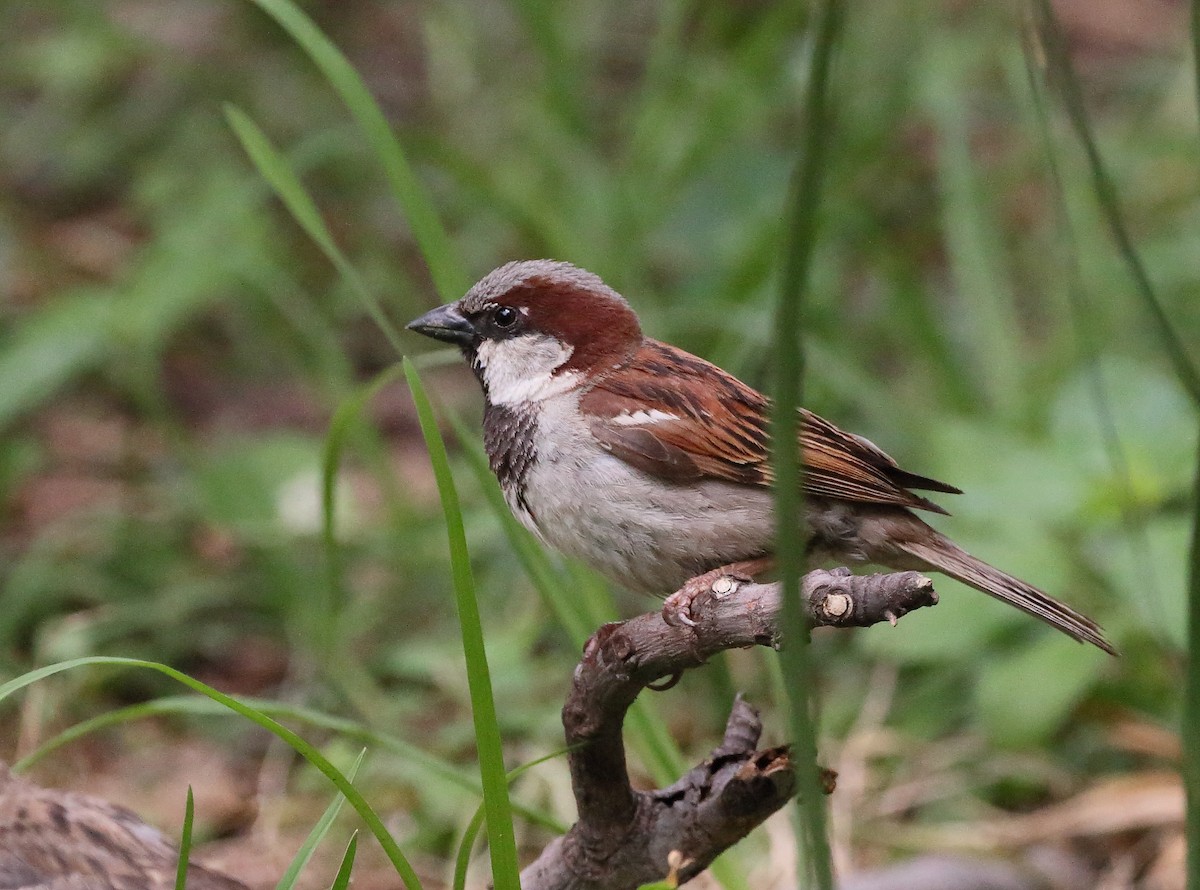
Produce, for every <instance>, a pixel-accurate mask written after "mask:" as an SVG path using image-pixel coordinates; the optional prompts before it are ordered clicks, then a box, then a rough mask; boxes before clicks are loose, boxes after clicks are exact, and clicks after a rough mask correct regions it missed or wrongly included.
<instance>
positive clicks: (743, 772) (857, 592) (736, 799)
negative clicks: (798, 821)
mask: <svg viewBox="0 0 1200 890" xmlns="http://www.w3.org/2000/svg"><path fill="white" fill-rule="evenodd" d="M802 600H803V604H804V611H805V614H806V615H807V617H808V620H809V622H810V623H811V624H813V625H815V626H831V627H867V626H870V625H872V624H878V623H879V622H881V621H890V622H892V623H895V621H896V620H897V619H898V618H900V617H902V616H903V615H905V614H907V613H908V612H911V611H912V610H913V609H919V608H921V607H922V606H931V605H933V604H935V603H936V602H937V594H936V593H934V590H933V582H932V581H930V580H929V579H928V578H926V577H924V576H922V575H919V574H918V573H916V572H898V573H894V574H887V575H861V576H860V575H851V574H850V572H849V571H848V570H846V569H835V570H833V571H824V570H818V571H814V572H810V573H809V574H807V575H805V576H804V581H803V585H802ZM781 608H782V602H781V598H780V590H779V585H778V584H755V583H751V582H744V581H740V580H736V579H733V578H729V577H724V576H723V577H721V578H719V579H717V581H716V582H714V584H713V589H712V592H711V593H709V594H708V595H705V596H703V597H700V598H699V599H698V600H697V601H696V602H695V603H694V604H693V607H692V611H691V617H692V619H693V620H694V621H695V622H696V626H695V627H693V628H688V627H672V626H671V625H668V624H667V623H666V622H665V621H663V620H662V616H661V614H659V613H657V612H654V613H650V614H646V615H642V616H640V617H637V618H633V619H631V620H629V621H625V622H622V623H620V624H606V625H604V626H603V627H602V628H600V630H598V631H597V632H596V634H595V635H594V636H593V637H592V638H591V639H590V640H588V643H587V645H586V646H585V647H584V650H583V659H582V660H581V661H580V662H579V665H578V667H576V669H575V677H574V682H573V684H572V688H571V694H570V695H569V696H568V698H567V703H566V705H565V706H564V707H563V726H564V727H565V729H566V735H567V743H568V744H569V745H571V746H572V749H573V750H572V752H571V754H570V755H569V759H570V767H571V783H572V786H573V788H574V791H575V800H576V803H577V805H578V808H579V821H578V822H576V823H575V825H574V826H572V827H571V830H570V831H568V832H567V833H566V834H565V835H563V836H562V837H560V838H556V839H555V840H554V841H552V842H551V843H550V845H549V846H547V847H546V849H545V850H543V851H542V854H541V856H539V857H538V859H537V860H536V861H535V862H534V863H533V864H531V865H530V866H529V867H528V868H526V869H525V871H524V872H522V874H521V886H522V888H523V890H623V888H630V890H633V888H636V887H639V886H641V885H642V884H646V883H650V882H652V881H658V880H662V879H663V878H665V877H666V876H667V875H668V873H671V874H672V876H673V877H674V878H675V879H676V880H678V882H679V883H683V882H684V881H687V880H689V879H690V878H692V877H695V876H696V875H697V874H699V873H700V872H701V871H703V870H704V869H705V868H707V867H708V865H709V864H710V863H711V862H712V861H713V859H715V858H716V857H717V855H718V854H720V853H721V852H722V851H723V850H725V849H726V848H728V847H730V846H732V845H733V844H735V843H737V842H738V841H739V840H741V839H742V838H743V837H745V836H746V835H747V834H749V833H750V832H751V831H752V830H753V829H754V828H755V827H756V826H757V825H759V824H760V823H762V822H763V821H764V820H765V819H766V818H767V817H768V816H770V815H771V814H772V813H774V812H775V811H776V810H778V809H779V808H780V807H782V806H783V805H784V804H785V803H786V802H787V801H788V799H789V798H790V797H791V796H792V794H793V793H794V792H795V787H794V784H795V783H794V776H793V772H792V762H791V759H790V755H789V751H788V749H787V748H786V747H776V748H767V749H765V750H761V751H758V750H755V747H756V746H757V744H758V740H759V734H760V733H761V731H762V722H761V721H760V720H759V717H758V714H757V712H756V711H755V710H754V709H753V708H752V707H750V706H749V705H748V704H746V703H745V702H744V701H742V700H741V699H740V698H739V699H738V701H737V702H736V703H735V704H734V707H733V712H732V713H731V714H730V716H729V721H728V723H727V724H726V728H725V738H724V740H723V741H722V742H721V744H720V745H719V746H718V747H717V748H715V749H714V750H713V751H712V753H711V754H710V755H709V757H708V759H707V760H705V761H704V762H703V763H701V764H700V765H699V766H696V767H695V768H694V769H692V770H691V771H690V772H688V773H687V774H686V775H685V776H683V777H682V778H681V779H680V780H679V781H678V782H676V783H675V784H674V785H672V786H671V787H669V788H663V789H661V790H658V791H651V792H641V791H634V790H633V788H632V787H630V784H629V773H628V771H627V770H626V767H625V746H624V743H623V742H622V738H621V727H622V724H623V722H624V719H625V712H626V711H627V710H628V709H629V706H630V705H631V704H633V701H634V699H636V698H637V696H638V693H640V692H641V691H642V689H644V688H646V687H647V686H649V685H651V684H652V683H655V682H656V681H658V680H662V679H663V678H665V677H671V678H673V677H676V676H678V675H679V674H680V673H681V672H682V671H684V670H687V669H689V668H693V667H698V666H699V665H701V664H703V663H704V662H705V660H706V659H708V658H709V657H711V656H712V655H715V654H716V653H718V652H721V651H724V650H726V649H735V648H744V647H748V646H755V645H759V646H775V645H777V644H778V643H779V642H780V631H779V620H780V611H781ZM660 688H661V687H660ZM830 778H832V774H830Z"/></svg>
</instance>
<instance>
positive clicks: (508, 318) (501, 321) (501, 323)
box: [492, 306, 520, 329]
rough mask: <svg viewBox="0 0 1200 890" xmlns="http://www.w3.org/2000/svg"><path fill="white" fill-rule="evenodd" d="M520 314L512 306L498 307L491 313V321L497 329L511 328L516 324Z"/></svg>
mask: <svg viewBox="0 0 1200 890" xmlns="http://www.w3.org/2000/svg"><path fill="white" fill-rule="evenodd" d="M519 317H520V313H518V312H517V310H516V309H514V308H513V307H512V306H500V307H498V308H497V309H496V311H495V312H493V313H492V321H494V322H495V323H496V327H498V328H505V329H508V328H511V327H512V326H513V325H515V324H516V323H517V319H518V318H519Z"/></svg>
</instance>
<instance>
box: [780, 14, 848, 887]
mask: <svg viewBox="0 0 1200 890" xmlns="http://www.w3.org/2000/svg"><path fill="white" fill-rule="evenodd" d="M841 20H842V5H841V2H840V0H823V2H821V3H819V4H817V6H816V13H815V18H814V19H813V22H812V31H813V49H812V55H811V57H810V65H809V69H808V83H807V86H806V89H805V94H804V129H805V134H804V139H803V142H802V143H801V153H800V157H799V159H798V161H797V164H796V172H795V178H794V180H793V183H792V189H791V196H790V200H791V205H790V208H789V213H788V221H787V230H786V232H785V235H784V237H785V244H784V253H783V268H782V274H781V281H780V288H779V302H778V308H777V310H776V325H775V362H776V365H777V367H778V378H777V380H776V385H775V393H774V395H775V407H774V416H773V417H772V437H773V440H774V442H775V443H776V444H775V447H774V448H773V449H772V460H773V462H774V466H775V479H776V481H775V514H776V516H778V517H779V518H778V525H779V528H778V530H777V534H778V539H777V544H776V550H775V552H776V553H777V554H778V556H779V567H780V573H781V581H782V584H783V602H784V627H785V628H786V639H787V645H786V646H784V647H783V650H782V652H781V659H782V662H783V671H784V676H785V677H786V679H787V691H788V698H789V702H788V704H789V707H788V717H789V729H790V730H791V733H792V744H793V746H794V750H795V752H796V776H797V779H798V785H799V792H800V815H801V819H800V820H799V825H798V833H799V835H800V837H799V838H798V840H799V841H800V847H801V849H802V851H803V852H804V857H803V859H804V860H805V861H804V865H803V866H802V868H804V867H805V866H806V867H807V870H808V871H809V872H810V873H811V875H812V884H813V886H815V887H817V888H819V890H833V864H832V860H831V855H830V850H829V838H828V835H827V831H826V825H825V799H824V794H823V792H822V787H821V775H820V768H819V767H818V765H817V739H816V726H815V725H814V721H813V718H812V703H811V702H810V700H809V695H808V693H809V690H811V689H815V688H816V684H815V683H814V682H813V668H812V665H811V664H810V658H809V654H808V628H807V626H806V624H805V621H804V618H803V616H802V613H801V610H800V575H801V573H802V572H803V570H804V555H803V548H801V547H798V546H796V542H797V541H800V540H803V537H804V536H803V531H802V529H803V528H804V525H803V512H802V511H803V509H804V505H803V502H802V501H803V498H802V494H801V482H800V479H801V476H800V474H801V467H800V454H799V449H797V448H796V447H795V445H794V444H793V443H795V442H796V441H797V434H798V423H799V421H798V417H797V407H798V406H799V404H800V393H801V383H802V379H803V374H804V360H803V359H804V355H803V341H802V338H801V332H802V331H803V330H804V329H805V323H804V300H805V296H806V294H807V291H808V288H809V281H810V274H809V273H810V269H811V266H812V256H813V248H814V246H815V244H816V239H817V222H818V215H819V212H820V206H821V201H820V195H821V184H822V180H823V178H824V173H825V168H826V164H827V158H828V148H829V131H830V113H829V102H828V93H829V88H828V83H829V70H830V68H831V66H832V61H833V54H834V49H835V47H836V44H837V40H838V34H839V31H840V28H841ZM780 443H783V444H782V445H780ZM797 878H798V881H799V883H800V885H802V886H807V885H808V883H809V882H808V881H807V880H806V879H805V876H804V875H798V876H797Z"/></svg>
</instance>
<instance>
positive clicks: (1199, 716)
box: [1182, 450, 1200, 890]
mask: <svg viewBox="0 0 1200 890" xmlns="http://www.w3.org/2000/svg"><path fill="white" fill-rule="evenodd" d="M1192 498H1193V500H1192V541H1191V553H1190V554H1189V560H1188V562H1189V565H1188V664H1187V677H1186V678H1185V680H1184V693H1183V733H1182V737H1183V786H1184V792H1185V794H1186V795H1187V822H1186V830H1187V843H1188V858H1187V875H1188V882H1187V886H1188V888H1189V890H1196V888H1200V450H1198V451H1197V453H1196V484H1195V489H1194V491H1193V493H1192Z"/></svg>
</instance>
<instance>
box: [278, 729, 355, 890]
mask: <svg viewBox="0 0 1200 890" xmlns="http://www.w3.org/2000/svg"><path fill="white" fill-rule="evenodd" d="M366 756H367V749H366V748H363V749H362V750H361V751H359V752H358V757H357V758H355V760H354V764H353V765H352V766H351V767H350V769H349V770H347V771H346V778H347V779H349V780H350V781H351V782H353V781H354V778H355V776H357V775H358V768H359V767H360V766H362V762H363V758H364V757H366ZM345 803H346V798H345V797H344V796H343V795H341V794H340V793H339V794H337V795H336V796H335V797H334V798H333V800H331V801H330V802H329V806H327V807H326V808H325V812H324V813H322V814H321V818H320V819H318V820H317V824H316V825H314V826H313V828H312V831H310V832H309V833H308V837H306V838H305V839H304V843H302V844H301V845H300V849H299V850H297V851H296V855H295V856H293V857H292V861H291V862H290V863H288V867H287V870H286V871H284V873H283V876H282V877H281V878H280V879H279V883H278V884H276V885H275V890H292V888H293V887H295V886H296V881H298V880H299V879H300V873H301V872H302V871H304V867H305V866H306V865H308V863H309V861H310V860H311V859H312V857H313V853H315V852H316V851H317V845H318V844H320V843H321V841H323V840H324V839H325V835H327V834H328V833H329V829H330V828H332V827H333V821H334V820H335V819H336V818H337V817H338V813H340V812H341V811H342V805H343V804H345Z"/></svg>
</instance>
